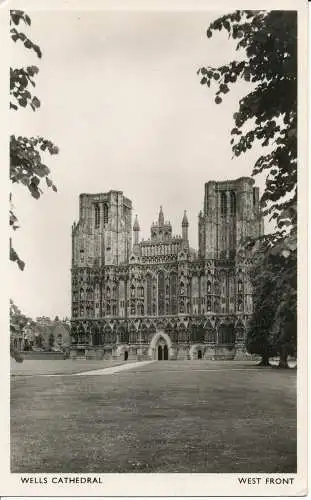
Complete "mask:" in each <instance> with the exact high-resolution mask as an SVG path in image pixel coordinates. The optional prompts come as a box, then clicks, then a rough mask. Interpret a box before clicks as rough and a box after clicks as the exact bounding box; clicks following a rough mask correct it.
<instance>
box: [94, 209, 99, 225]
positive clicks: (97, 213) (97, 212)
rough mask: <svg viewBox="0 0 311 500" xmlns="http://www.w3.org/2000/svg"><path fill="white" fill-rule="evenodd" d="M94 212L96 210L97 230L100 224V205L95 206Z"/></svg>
mask: <svg viewBox="0 0 311 500" xmlns="http://www.w3.org/2000/svg"><path fill="white" fill-rule="evenodd" d="M94 210H95V229H98V228H99V222H100V208H99V205H98V204H96V205H95V207H94Z"/></svg>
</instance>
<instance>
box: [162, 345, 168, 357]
mask: <svg viewBox="0 0 311 500" xmlns="http://www.w3.org/2000/svg"><path fill="white" fill-rule="evenodd" d="M163 359H164V360H165V361H167V360H168V347H167V345H166V344H165V346H164V348H163Z"/></svg>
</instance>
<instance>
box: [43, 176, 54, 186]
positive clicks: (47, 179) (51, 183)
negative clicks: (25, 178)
mask: <svg viewBox="0 0 311 500" xmlns="http://www.w3.org/2000/svg"><path fill="white" fill-rule="evenodd" d="M45 180H46V183H47V185H48V187H52V185H53V182H52V181H51V179H49V178H48V177H46V178H45Z"/></svg>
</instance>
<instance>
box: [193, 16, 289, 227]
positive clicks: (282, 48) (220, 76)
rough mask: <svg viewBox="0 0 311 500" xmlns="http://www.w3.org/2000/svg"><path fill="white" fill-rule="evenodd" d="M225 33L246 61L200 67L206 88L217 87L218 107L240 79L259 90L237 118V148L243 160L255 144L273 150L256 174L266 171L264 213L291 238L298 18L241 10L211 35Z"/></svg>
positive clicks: (244, 100)
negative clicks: (289, 233)
mask: <svg viewBox="0 0 311 500" xmlns="http://www.w3.org/2000/svg"><path fill="white" fill-rule="evenodd" d="M222 29H224V30H226V31H227V33H228V36H229V38H230V37H231V38H232V39H233V40H236V42H237V43H236V50H237V51H239V52H240V53H241V55H242V59H241V60H239V61H232V62H230V63H228V64H226V65H223V66H220V67H218V68H213V67H209V66H208V67H202V68H200V69H199V70H198V74H199V75H201V77H202V78H201V84H202V85H207V86H208V87H211V86H212V85H216V87H217V91H216V97H215V102H216V103H217V104H219V103H221V102H222V98H223V96H225V94H227V93H228V92H229V91H230V88H231V86H232V85H233V84H234V83H235V82H237V80H238V79H240V80H244V81H246V82H250V86H252V87H253V90H251V91H250V92H249V93H248V94H247V95H246V96H245V97H243V98H242V99H241V100H240V102H239V109H238V111H237V112H236V113H235V114H234V116H233V118H234V122H235V126H234V128H233V129H232V131H231V135H232V139H231V144H232V150H233V153H234V155H235V156H239V155H240V154H242V153H244V152H246V151H248V150H249V149H251V148H252V147H253V145H254V144H255V143H259V144H261V145H262V146H264V147H265V146H269V147H270V148H269V149H270V151H269V152H268V153H267V154H263V155H261V156H260V157H259V158H258V159H257V161H256V163H255V165H254V168H253V175H256V174H259V173H262V172H266V174H267V176H266V187H265V191H264V193H263V195H262V198H261V203H262V207H263V209H264V214H265V215H269V217H270V218H271V219H274V220H275V222H276V226H277V231H278V232H279V233H280V234H281V235H285V234H286V233H287V232H288V231H287V229H291V228H292V227H293V226H295V225H296V223H297V211H296V203H297V14H296V12H295V11H272V12H267V11H235V12H233V13H231V14H227V15H225V16H223V17H221V18H219V19H217V20H216V21H214V22H212V23H211V25H210V26H209V28H208V30H207V36H208V37H211V36H213V34H214V32H215V31H221V30H222Z"/></svg>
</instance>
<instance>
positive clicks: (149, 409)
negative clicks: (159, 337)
mask: <svg viewBox="0 0 311 500" xmlns="http://www.w3.org/2000/svg"><path fill="white" fill-rule="evenodd" d="M56 363H57V361H56ZM85 366H86V365H84V368H83V371H84V369H85ZM105 366H106V365H105ZM102 367H103V364H101V366H100V368H102ZM94 368H96V367H95V365H94V362H92V365H91V368H90V369H94ZM87 369H89V367H87ZM80 371H82V370H81V368H80ZM11 470H12V472H24V473H26V472H27V473H34V472H41V473H48V472H53V473H60V472H63V473H79V472H80V473H82V472H84V473H87V472H94V473H105V472H183V473H187V472H200V473H204V472H206V473H208V472H210V473H218V472H223V473H294V472H295V471H296V371H295V370H277V369H261V368H256V367H255V366H254V365H252V364H247V363H244V364H243V363H227V362H207V361H202V362H197V361H195V362H191V361H189V362H179V361H175V362H155V363H151V364H148V365H145V366H141V367H133V369H130V370H128V371H126V372H120V373H117V374H114V375H100V376H82V377H77V376H74V375H73V376H60V377H42V376H36V375H34V376H32V377H29V376H22V375H21V376H15V377H14V376H13V377H12V380H11Z"/></svg>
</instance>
